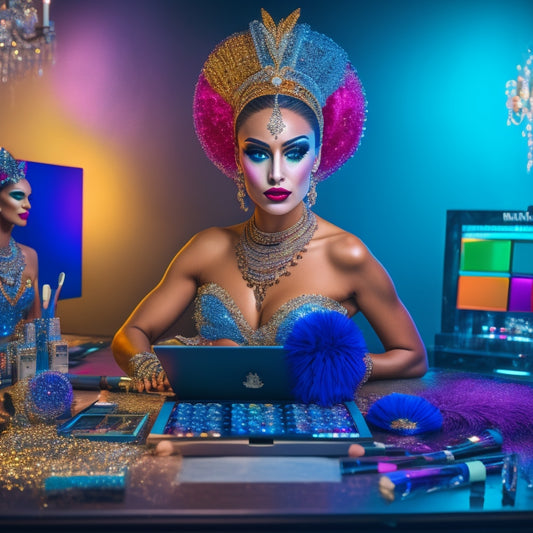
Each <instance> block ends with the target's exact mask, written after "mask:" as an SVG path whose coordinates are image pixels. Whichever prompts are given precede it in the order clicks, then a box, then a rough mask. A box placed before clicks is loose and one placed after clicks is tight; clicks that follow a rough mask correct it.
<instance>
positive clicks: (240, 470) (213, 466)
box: [178, 457, 341, 483]
mask: <svg viewBox="0 0 533 533" xmlns="http://www.w3.org/2000/svg"><path fill="white" fill-rule="evenodd" d="M340 481H341V471H340V465H339V460H338V459H331V458H327V457H184V458H183V462H182V467H181V470H180V472H179V473H178V482H179V483H338V482H340Z"/></svg>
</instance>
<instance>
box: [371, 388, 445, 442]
mask: <svg viewBox="0 0 533 533" xmlns="http://www.w3.org/2000/svg"><path fill="white" fill-rule="evenodd" d="M366 421H367V422H370V423H371V424H374V425H375V426H377V427H379V428H382V429H385V430H387V431H391V432H392V433H397V434H398V435H416V434H418V433H426V432H428V431H436V430H437V429H440V428H441V427H442V414H441V412H440V411H439V410H438V409H437V407H435V406H434V405H433V404H432V403H430V402H428V401H427V400H426V399H424V398H420V397H419V396H412V395H410V394H400V393H397V392H394V393H392V394H388V395H387V396H383V398H380V399H379V400H377V401H376V402H375V403H374V404H373V405H372V406H371V407H370V409H369V410H368V413H367V415H366Z"/></svg>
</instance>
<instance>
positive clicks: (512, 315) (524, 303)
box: [434, 208, 533, 380]
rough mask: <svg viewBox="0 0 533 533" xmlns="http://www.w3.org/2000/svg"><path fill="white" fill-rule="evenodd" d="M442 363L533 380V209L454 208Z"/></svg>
mask: <svg viewBox="0 0 533 533" xmlns="http://www.w3.org/2000/svg"><path fill="white" fill-rule="evenodd" d="M442 296H443V298H442V321H441V322H442V324H441V332H440V333H438V334H437V335H436V336H435V350H434V364H435V365H436V366H445V367H453V368H459V369H461V368H462V369H465V370H474V371H479V372H491V373H497V374H505V375H508V376H515V377H519V378H522V379H527V380H529V379H533V363H532V361H531V359H532V358H533V209H531V208H530V209H529V210H528V211H448V212H447V220H446V244H445V253H444V278H443V295H442Z"/></svg>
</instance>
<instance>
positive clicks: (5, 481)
mask: <svg viewBox="0 0 533 533" xmlns="http://www.w3.org/2000/svg"><path fill="white" fill-rule="evenodd" d="M142 453H144V447H142V446H138V445H137V446H133V445H128V444H119V443H113V442H98V441H92V440H88V439H75V438H67V437H59V436H58V435H57V431H56V428H55V426H50V425H46V424H35V425H32V426H28V427H20V428H17V427H12V428H10V429H8V430H7V431H6V432H4V433H3V434H2V435H1V436H0V488H2V489H7V490H20V491H23V490H33V489H38V490H40V488H41V486H42V484H43V482H44V479H46V478H47V477H48V476H50V475H71V474H74V473H77V474H79V473H84V474H87V475H91V474H93V473H96V472H106V473H110V474H111V473H119V472H122V471H123V469H124V468H125V467H128V466H130V465H131V464H132V463H133V462H135V461H136V460H137V459H138V458H139V457H140V455H141V454H142Z"/></svg>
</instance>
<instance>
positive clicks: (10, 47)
mask: <svg viewBox="0 0 533 533" xmlns="http://www.w3.org/2000/svg"><path fill="white" fill-rule="evenodd" d="M35 3H36V2H35V1H34V0H0V80H1V83H7V82H8V81H9V80H10V79H13V78H20V77H22V76H25V75H27V74H29V73H33V74H37V75H39V76H40V75H42V73H43V66H44V65H45V64H47V63H49V62H51V61H53V57H54V38H55V33H54V23H53V22H50V0H43V1H42V20H41V21H39V12H38V10H37V8H36V7H35ZM39 3H40V2H39Z"/></svg>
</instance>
